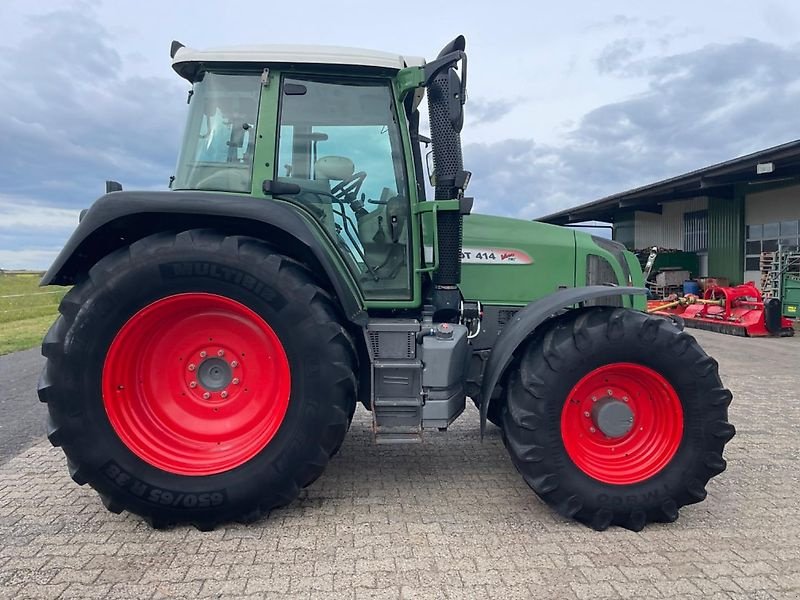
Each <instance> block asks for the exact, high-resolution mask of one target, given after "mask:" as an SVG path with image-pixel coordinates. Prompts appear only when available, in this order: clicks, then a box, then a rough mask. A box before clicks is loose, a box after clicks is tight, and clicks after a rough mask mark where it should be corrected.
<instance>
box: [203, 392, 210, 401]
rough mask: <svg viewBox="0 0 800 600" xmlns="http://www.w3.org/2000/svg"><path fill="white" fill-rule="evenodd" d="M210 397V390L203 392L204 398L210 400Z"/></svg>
mask: <svg viewBox="0 0 800 600" xmlns="http://www.w3.org/2000/svg"><path fill="white" fill-rule="evenodd" d="M209 398H211V394H209V393H208V392H206V393H205V394H203V400H208V399H209Z"/></svg>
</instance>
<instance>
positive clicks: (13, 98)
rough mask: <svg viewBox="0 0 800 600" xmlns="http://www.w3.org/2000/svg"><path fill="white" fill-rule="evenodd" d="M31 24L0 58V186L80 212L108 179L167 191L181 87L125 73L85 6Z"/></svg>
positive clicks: (40, 17) (180, 109) (104, 32)
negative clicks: (1, 87)
mask: <svg viewBox="0 0 800 600" xmlns="http://www.w3.org/2000/svg"><path fill="white" fill-rule="evenodd" d="M28 28H29V31H30V33H29V35H28V36H27V37H26V38H25V39H24V40H23V41H22V42H21V43H20V44H18V45H17V46H15V47H14V48H5V49H3V52H2V53H0V80H2V81H3V84H4V88H5V89H4V93H3V94H2V95H0V155H1V156H3V159H4V168H3V169H2V170H0V190H3V191H4V192H6V193H12V194H21V195H28V196H35V197H38V198H40V199H41V200H43V201H44V200H46V201H47V202H48V203H50V204H51V205H53V206H61V207H73V208H81V207H84V206H87V205H88V204H89V203H90V202H91V201H92V200H94V199H95V198H96V197H97V196H99V195H100V193H102V182H103V179H105V178H109V179H117V180H120V181H122V182H123V183H126V184H129V185H131V186H136V187H141V186H153V185H155V184H156V182H159V183H161V185H162V186H166V182H167V179H168V176H169V175H170V174H171V165H174V163H175V156H176V152H177V142H178V140H179V133H180V129H181V126H182V122H183V117H182V114H183V113H184V110H185V109H184V105H183V101H184V99H185V95H184V94H183V93H182V89H185V85H182V84H181V83H180V82H179V81H178V79H177V78H176V77H173V78H170V79H167V78H161V77H134V76H126V75H124V74H123V61H122V59H121V57H120V55H119V53H118V52H117V51H116V49H115V48H114V47H113V44H112V40H111V36H110V35H109V33H108V31H107V30H106V29H105V28H104V27H103V26H102V25H101V24H100V23H99V22H98V21H97V19H96V17H95V15H94V13H93V11H92V9H91V8H90V7H88V6H86V5H78V6H74V7H72V8H67V9H61V10H56V11H54V12H51V13H47V14H44V15H38V16H36V17H35V18H31V19H29V22H28Z"/></svg>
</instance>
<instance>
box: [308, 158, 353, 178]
mask: <svg viewBox="0 0 800 600" xmlns="http://www.w3.org/2000/svg"><path fill="white" fill-rule="evenodd" d="M355 170H356V166H355V165H354V164H353V161H352V160H350V159H349V158H346V157H344V156H323V157H322V158H319V159H317V162H315V163H314V179H323V180H324V179H327V180H329V181H330V180H334V181H344V180H345V179H348V178H350V177H352V176H353V173H355Z"/></svg>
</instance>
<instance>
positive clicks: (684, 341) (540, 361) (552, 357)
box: [503, 307, 735, 531]
mask: <svg viewBox="0 0 800 600" xmlns="http://www.w3.org/2000/svg"><path fill="white" fill-rule="evenodd" d="M606 396H607V398H606ZM618 396H619V399H617V397H618ZM628 396H630V398H629V397H628ZM731 398H732V396H731V393H730V392H729V391H728V390H727V389H725V388H724V387H723V386H722V382H721V381H720V378H719V374H718V370H717V362H716V361H715V360H714V359H713V358H711V357H709V356H708V355H707V354H706V353H705V352H704V351H703V350H702V348H700V346H699V345H698V343H697V342H696V341H695V339H694V338H693V337H692V336H691V335H689V334H688V333H685V332H682V331H680V330H679V329H678V328H677V327H675V326H674V325H673V324H672V323H671V322H670V321H668V320H666V319H663V318H661V317H658V316H648V315H647V314H644V313H640V312H636V311H633V310H626V309H613V308H606V307H596V308H589V309H583V310H576V311H570V312H569V313H567V314H566V315H564V316H562V317H560V318H558V319H557V320H556V321H554V322H553V323H552V324H551V325H549V326H548V327H547V328H546V329H545V330H544V331H542V332H540V333H539V334H538V335H536V336H535V337H534V338H533V339H532V340H531V341H530V342H529V343H528V346H527V348H526V349H525V351H524V353H523V354H522V356H521V357H520V359H519V363H518V365H517V366H516V367H515V368H514V371H513V372H512V373H511V376H510V378H509V386H508V390H507V404H506V410H505V413H504V427H503V439H504V442H505V444H506V447H507V449H508V451H509V453H510V455H511V458H512V461H513V463H514V465H515V466H516V468H517V470H519V472H520V473H521V474H522V476H523V477H524V479H525V481H526V482H527V483H528V485H529V486H530V487H531V488H532V489H533V490H534V491H535V492H536V493H537V494H538V495H539V496H540V497H541V498H542V499H543V500H544V501H545V502H546V503H547V504H549V505H550V506H552V507H553V508H555V509H556V510H557V511H558V512H559V513H560V514H561V515H563V516H565V517H570V518H574V519H577V520H578V521H580V522H582V523H584V524H587V525H589V526H591V527H593V528H595V529H598V530H602V529H606V528H607V527H608V526H610V525H620V526H622V527H625V528H628V529H631V530H635V531H638V530H640V529H642V528H643V527H644V525H645V524H646V523H648V522H652V521H662V522H663V521H667V522H668V521H674V520H676V519H677V518H678V509H679V508H680V507H681V506H684V505H686V504H691V503H694V502H700V501H702V500H703V499H704V498H705V497H706V490H705V486H706V484H707V483H708V481H709V479H710V478H711V477H714V476H715V475H718V474H719V473H721V472H722V471H724V470H725V467H726V463H725V460H724V459H723V457H722V453H723V448H724V446H725V444H726V443H727V442H728V441H729V440H730V439H731V438H732V437H733V435H734V433H735V429H734V427H733V426H732V425H731V424H730V423H728V421H727V418H728V405H729V404H730V402H731ZM609 399H610V400H609ZM623 400H624V403H623ZM612 401H613V402H615V404H614V406H613V407H612V408H613V410H619V411H622V414H623V415H624V418H623V419H621V420H620V421H618V422H612V423H611V425H609V421H602V424H603V426H604V427H605V429H603V430H602V431H601V430H600V429H601V427H600V423H601V421H598V418H599V417H597V416H596V415H597V414H599V413H596V412H595V408H600V407H602V406H603V405H605V406H609V405H610V404H611V402H612ZM598 402H600V404H599V405H598V404H597V403H598ZM629 409H630V412H629V413H626V412H625V411H628V410H629ZM613 410H612V412H613ZM607 414H610V413H607ZM618 414H619V413H618ZM628 415H630V416H628ZM619 423H623V424H624V425H623V429H622V430H620V431H616V432H612V429H613V427H617V426H619ZM609 434H610V435H609Z"/></svg>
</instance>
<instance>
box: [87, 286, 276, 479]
mask: <svg viewBox="0 0 800 600" xmlns="http://www.w3.org/2000/svg"><path fill="white" fill-rule="evenodd" d="M102 387H103V404H104V405H105V409H106V414H107V415H108V419H109V421H110V422H111V426H112V427H113V428H114V431H116V432H117V435H118V436H119V437H120V439H121V440H122V441H123V442H124V444H125V445H126V446H127V447H128V448H129V449H130V450H131V451H132V452H133V453H134V454H136V455H137V456H138V457H139V458H141V459H142V460H144V461H146V462H148V463H150V464H151V465H153V466H154V467H158V468H159V469H163V470H164V471H169V472H170V473H176V474H179V475H197V476H200V475H213V474H214V473H221V472H223V471H227V470H230V469H233V468H235V467H238V466H239V465H242V464H244V463H246V462H247V461H248V460H250V459H251V458H253V457H254V456H255V455H256V454H258V453H259V452H260V451H261V450H262V449H263V448H264V447H265V446H266V445H267V444H268V443H269V442H270V440H271V439H272V438H273V436H274V435H275V433H276V432H277V431H278V428H279V427H280V425H281V422H282V421H283V418H284V416H285V415H286V409H287V407H288V406H289V392H290V388H291V378H290V372H289V360H288V359H287V358H286V352H285V351H284V349H283V345H282V344H281V342H280V339H278V336H277V335H276V333H275V332H274V331H273V330H272V328H271V327H270V326H269V325H268V324H267V323H266V322H265V321H264V320H263V319H262V318H261V317H260V316H258V315H257V314H256V313H254V312H253V311H252V310H250V309H249V308H247V307H246V306H244V305H243V304H240V303H239V302H236V301H235V300H231V299H230V298H225V297H223V296H217V295H214V294H201V293H197V294H195V293H191V294H177V295H174V296H168V297H166V298H162V299H161V300H157V301H156V302H153V303H152V304H150V305H149V306H146V307H145V308H143V309H142V310H140V311H139V312H138V313H136V314H135V315H133V317H131V318H130V319H129V320H128V322H127V323H125V325H124V326H123V327H122V329H120V331H119V332H118V333H117V335H116V337H115V338H114V341H113V342H112V343H111V346H110V347H109V349H108V355H107V356H106V360H105V364H104V365H103V383H102Z"/></svg>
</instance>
